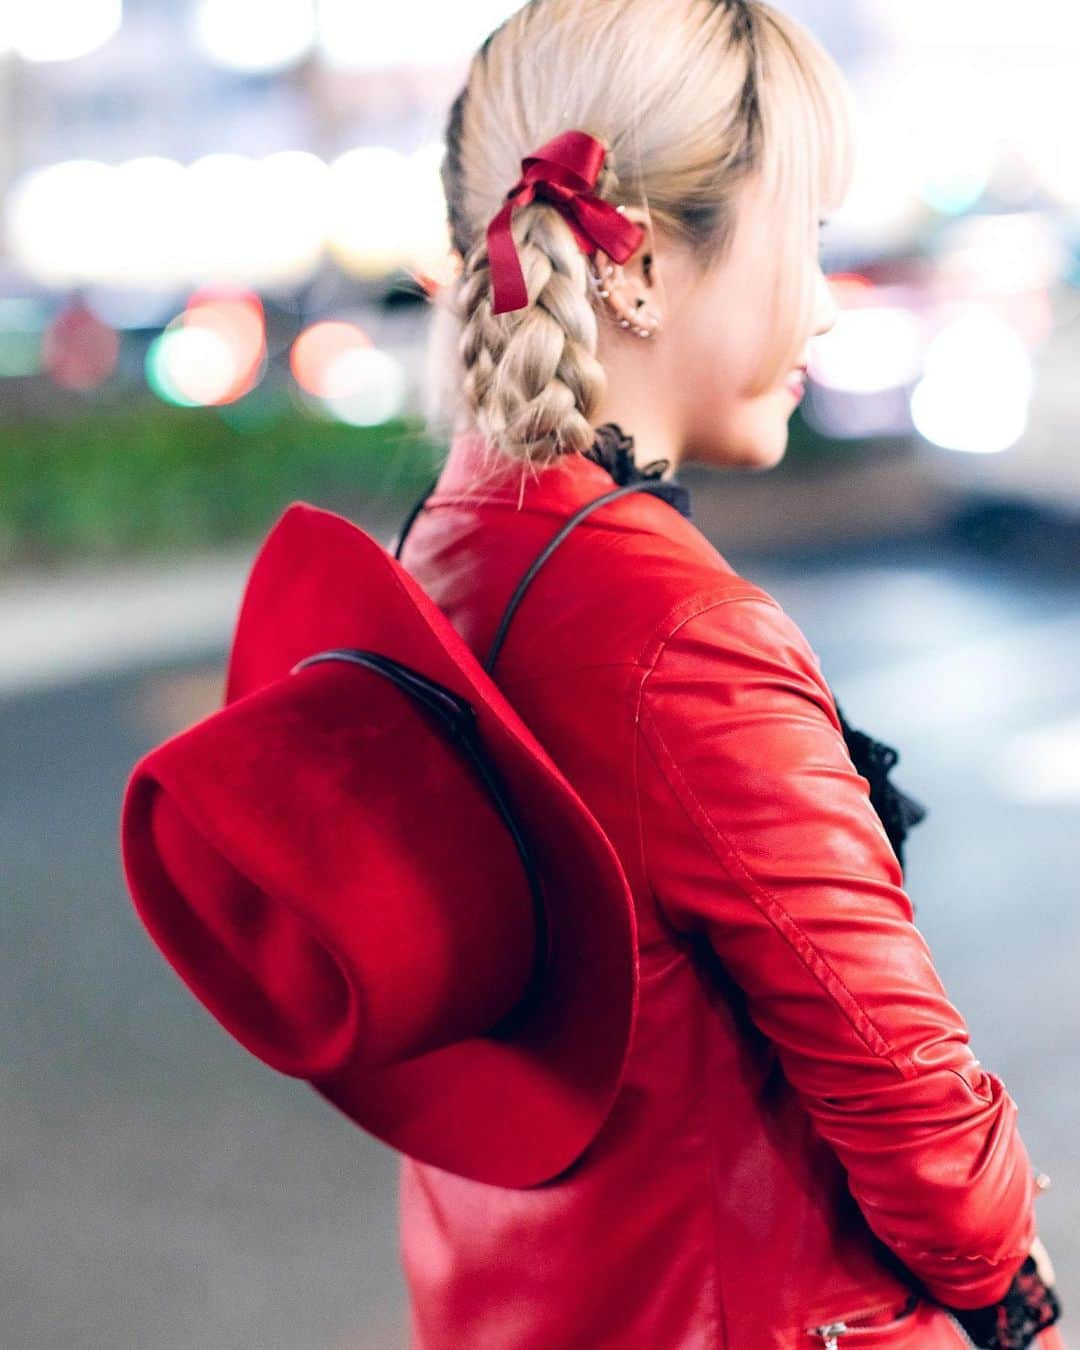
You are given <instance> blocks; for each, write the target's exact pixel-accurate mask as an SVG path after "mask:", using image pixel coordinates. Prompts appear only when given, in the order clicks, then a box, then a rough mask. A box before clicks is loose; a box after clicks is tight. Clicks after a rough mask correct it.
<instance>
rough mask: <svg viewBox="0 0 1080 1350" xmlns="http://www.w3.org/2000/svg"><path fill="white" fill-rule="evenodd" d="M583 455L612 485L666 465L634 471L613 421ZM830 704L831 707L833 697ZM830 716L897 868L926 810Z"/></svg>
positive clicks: (672, 491)
mask: <svg viewBox="0 0 1080 1350" xmlns="http://www.w3.org/2000/svg"><path fill="white" fill-rule="evenodd" d="M584 453H585V455H586V457H587V458H589V459H591V460H593V461H595V462H596V463H597V464H601V465H603V467H604V468H605V469H607V470H608V472H609V473H610V474H611V476H612V478H614V480H615V481H616V483H639V482H643V481H646V480H652V479H658V478H660V475H661V474H663V472H664V470H665V469H667V467H668V464H669V462H670V461H668V460H666V459H654V460H652V461H651V462H650V463H648V464H646V465H645V466H644V467H639V466H638V465H637V464H635V462H634V438H633V436H628V435H627V434H626V432H624V431H623V430H622V428H621V427H620V426H619V425H618V424H617V423H616V422H605V423H604V424H603V426H600V427H597V429H596V440H595V441H594V442H593V444H592V445H591V446H590V447H589V449H588V450H586V451H585V452H584ZM662 486H663V487H664V488H665V489H666V491H664V492H663V493H658V494H657V495H662V496H663V498H664V500H665V501H669V502H670V503H671V504H672V506H674V507H675V509H676V510H677V511H678V512H679V513H680V514H681V515H684V516H685V517H686V518H687V519H688V520H689V519H691V515H690V491H689V489H688V488H687V487H686V485H685V484H683V483H680V482H679V481H678V480H677V479H676V478H674V477H672V478H668V479H666V480H664V483H663V485H662ZM833 702H834V703H836V698H835V696H834V698H833ZM836 712H837V716H838V717H839V718H840V725H841V727H842V728H843V732H844V740H845V741H846V742H847V748H848V754H849V755H850V756H851V761H852V763H853V764H854V765H855V768H856V770H857V772H858V773H860V774H861V775H862V777H863V778H865V779H866V781H867V783H869V785H870V801H871V803H872V805H873V807H874V809H875V810H876V811H877V813H878V816H879V817H880V819H881V823H882V826H883V827H884V830H885V833H886V835H887V836H888V838H889V843H890V844H892V847H893V851H894V852H895V853H896V857H897V861H898V862H899V863H900V866H901V868H902V867H903V865H904V838H905V836H906V835H907V832H908V830H910V828H911V827H912V826H913V825H917V824H918V823H919V821H920V820H922V819H923V818H924V817H925V815H926V808H925V807H924V806H923V805H922V804H921V803H919V802H917V801H915V799H914V798H913V797H909V796H907V794H906V793H904V792H901V791H900V789H899V788H898V787H897V786H896V784H895V783H891V782H890V781H889V772H890V770H891V769H892V768H893V767H894V765H895V764H896V762H897V761H898V760H899V758H900V755H899V752H898V751H897V750H895V749H893V747H892V746H891V745H886V744H885V742H884V741H877V740H875V739H874V738H873V736H870V735H868V734H867V733H866V732H865V731H858V730H856V729H855V728H854V727H852V726H850V725H849V724H848V721H847V719H846V718H845V717H844V714H843V712H842V711H841V708H840V705H839V703H836Z"/></svg>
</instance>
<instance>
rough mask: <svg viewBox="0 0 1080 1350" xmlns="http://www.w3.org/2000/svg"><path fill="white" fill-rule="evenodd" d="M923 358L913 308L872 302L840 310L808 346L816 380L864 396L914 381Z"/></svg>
mask: <svg viewBox="0 0 1080 1350" xmlns="http://www.w3.org/2000/svg"><path fill="white" fill-rule="evenodd" d="M922 359H923V338H922V330H921V327H920V324H919V321H918V320H917V319H916V318H915V316H914V315H913V314H912V313H911V311H910V310H907V309H904V308H902V307H901V306H898V305H896V306H894V305H872V306H867V307H866V308H864V309H845V310H841V312H840V313H839V315H837V319H836V323H835V324H834V325H833V327H832V328H831V329H830V330H829V331H828V332H827V333H822V334H820V335H819V336H818V337H816V338H815V339H814V341H813V343H812V344H811V348H810V366H809V369H810V377H811V379H813V380H814V381H815V383H817V384H822V385H825V386H827V387H828V388H830V389H844V390H847V391H848V392H850V393H861V394H865V393H874V392H876V391H877V390H879V389H895V388H897V387H898V386H900V385H904V384H907V383H909V381H911V380H914V379H915V378H916V377H917V376H918V374H919V372H920V371H921V369H922Z"/></svg>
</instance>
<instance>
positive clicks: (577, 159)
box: [487, 131, 645, 314]
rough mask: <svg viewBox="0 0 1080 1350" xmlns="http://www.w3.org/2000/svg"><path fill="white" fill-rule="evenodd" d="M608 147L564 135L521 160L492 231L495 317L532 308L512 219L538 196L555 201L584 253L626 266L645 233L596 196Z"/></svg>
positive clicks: (574, 133) (489, 235) (592, 138)
mask: <svg viewBox="0 0 1080 1350" xmlns="http://www.w3.org/2000/svg"><path fill="white" fill-rule="evenodd" d="M606 154H607V147H606V146H605V145H604V143H603V142H602V141H599V140H597V139H596V137H595V136H590V135H589V134H588V132H585V131H564V132H562V133H561V134H560V135H558V136H556V137H555V138H554V139H553V140H550V141H546V142H545V143H544V144H543V145H542V146H541V147H540V148H539V150H537V151H535V152H534V153H533V154H531V155H526V157H525V158H524V159H523V160H522V161H521V169H522V175H521V177H520V178H519V179H518V181H517V182H516V183H515V184H514V186H513V187H512V188H511V189H510V191H509V192H508V193H507V194H506V200H505V202H504V204H503V206H502V207H501V208H500V210H499V212H498V214H497V215H496V216H495V217H494V218H493V219H492V221H491V223H490V224H489V225H488V227H487V245H488V261H489V265H490V267H491V285H492V294H493V298H494V302H493V304H492V313H493V314H505V313H506V312H507V311H508V310H514V309H524V308H525V306H526V305H527V304H528V303H529V294H528V290H527V289H526V286H525V277H524V274H523V273H522V270H521V260H520V258H519V257H518V253H517V247H516V245H515V243H514V236H513V233H512V232H511V229H510V222H511V218H512V217H513V214H514V211H515V210H516V209H517V208H518V207H519V206H526V205H528V203H529V202H531V201H533V200H534V199H535V198H537V197H541V198H543V199H544V200H545V201H549V202H551V203H552V204H553V205H554V206H555V207H556V208H557V209H558V210H559V211H560V212H561V213H562V215H563V216H565V217H566V220H567V223H568V224H569V226H570V228H571V230H572V231H573V233H574V238H575V239H576V240H577V243H578V247H579V248H580V249H581V251H582V252H583V253H587V254H592V253H593V252H594V251H595V250H596V249H597V248H602V249H603V250H604V252H605V253H607V254H608V256H609V257H611V258H614V259H615V261H616V262H620V263H621V262H625V261H626V259H627V258H629V257H630V255H631V254H632V253H633V251H634V249H636V248H637V246H638V245H639V244H640V243H641V240H642V238H643V237H644V234H645V231H644V229H643V228H642V227H641V226H640V225H637V224H635V222H634V221H632V220H628V219H627V218H626V216H624V215H623V214H622V212H621V211H620V210H619V209H618V208H617V207H614V206H612V204H611V203H610V202H608V201H605V200H604V199H603V198H602V197H598V196H596V195H595V193H594V192H593V190H592V189H593V188H594V187H595V185H596V180H597V179H598V178H599V176H600V170H601V168H602V167H603V163H604V158H605V156H606Z"/></svg>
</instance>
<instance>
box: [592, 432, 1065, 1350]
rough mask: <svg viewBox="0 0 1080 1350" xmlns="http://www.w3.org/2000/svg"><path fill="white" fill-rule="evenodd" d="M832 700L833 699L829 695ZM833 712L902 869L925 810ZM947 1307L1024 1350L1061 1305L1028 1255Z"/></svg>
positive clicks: (982, 1342)
mask: <svg viewBox="0 0 1080 1350" xmlns="http://www.w3.org/2000/svg"><path fill="white" fill-rule="evenodd" d="M633 450H634V438H633V437H632V436H628V435H626V433H625V432H624V431H623V430H622V428H621V427H619V426H618V424H617V423H615V422H605V423H604V424H603V426H601V427H598V428H597V432H596V441H595V442H594V443H593V445H591V446H590V447H589V449H588V450H586V451H585V454H586V456H587V457H588V458H589V459H592V460H594V461H595V462H596V463H597V464H601V465H603V467H604V468H605V469H607V470H608V472H609V473H610V474H611V476H612V478H614V480H615V481H616V483H620V484H621V483H637V482H642V481H644V480H648V479H657V478H659V477H660V475H661V474H663V472H664V471H665V469H667V467H668V464H669V461H668V460H666V459H654V460H652V461H651V462H650V463H648V464H646V465H645V466H644V467H639V466H638V465H637V464H636V463H635V462H634V453H633ZM664 487H665V488H666V491H664V492H663V493H658V494H657V495H661V496H663V498H664V500H665V501H668V502H670V503H671V505H672V506H674V507H675V509H676V510H677V511H678V512H679V513H680V514H681V515H683V516H685V517H686V518H687V519H688V520H689V519H690V518H691V516H690V492H689V489H688V488H687V487H686V486H685V484H683V483H680V482H678V480H677V479H675V478H674V477H672V478H669V479H666V480H665V482H664ZM833 702H834V703H836V698H835V695H834V697H833ZM836 711H837V715H838V716H839V719H840V725H841V727H842V728H843V733H844V740H845V742H846V743H847V748H848V753H849V754H850V756H851V761H852V763H853V764H854V766H855V769H856V771H857V772H858V773H860V774H861V775H862V776H863V778H865V779H866V781H867V783H869V785H870V801H871V804H872V805H873V807H874V809H875V810H876V811H877V813H878V816H879V817H880V819H881V823H882V826H883V827H884V829H885V833H886V835H887V836H888V838H889V842H890V843H891V844H892V846H893V850H894V851H895V853H896V857H897V860H898V862H899V863H900V866H901V869H902V868H903V865H904V855H903V847H904V839H905V837H906V835H907V832H908V830H910V829H911V827H912V826H913V825H917V824H918V823H919V821H921V820H923V819H924V817H925V816H926V808H925V807H924V806H922V805H921V804H920V803H919V802H917V801H915V800H914V798H912V797H909V796H908V795H907V794H906V793H904V792H901V791H900V789H899V788H898V787H897V786H896V784H895V783H891V782H890V781H889V773H890V772H891V770H892V769H893V768H894V767H895V765H896V763H897V761H898V760H899V758H900V755H899V752H898V751H897V750H895V749H894V748H893V747H892V746H891V745H886V744H885V742H884V741H878V740H875V739H874V737H873V736H871V735H869V734H868V733H867V732H865V731H859V730H857V729H856V728H855V727H852V726H851V725H850V724H849V723H848V721H847V719H846V718H845V717H844V714H843V712H842V711H841V709H840V705H839V703H836ZM912 908H913V909H914V904H912ZM949 1311H950V1312H951V1313H952V1315H953V1316H954V1317H955V1318H956V1320H957V1321H958V1322H959V1323H960V1324H961V1326H962V1327H963V1328H964V1330H965V1331H966V1332H967V1334H968V1336H969V1337H970V1338H971V1340H972V1341H973V1342H974V1344H975V1345H976V1346H979V1347H981V1348H982V1350H1024V1347H1026V1346H1029V1345H1031V1343H1032V1341H1033V1340H1034V1339H1035V1337H1036V1336H1037V1335H1038V1333H1039V1332H1040V1331H1041V1330H1043V1329H1044V1328H1045V1327H1048V1326H1050V1325H1051V1324H1052V1323H1053V1322H1056V1321H1057V1320H1058V1318H1059V1317H1060V1315H1061V1304H1060V1303H1059V1301H1058V1298H1057V1294H1056V1292H1055V1290H1054V1289H1053V1288H1052V1287H1050V1286H1047V1285H1045V1284H1044V1283H1043V1282H1042V1279H1041V1278H1040V1276H1039V1273H1038V1269H1037V1267H1036V1265H1035V1260H1034V1258H1033V1257H1031V1256H1029V1257H1027V1258H1026V1259H1025V1261H1024V1264H1023V1265H1022V1266H1021V1267H1020V1269H1019V1271H1018V1272H1017V1274H1016V1276H1015V1278H1014V1279H1013V1282H1012V1284H1011V1285H1010V1286H1009V1289H1008V1292H1007V1293H1006V1294H1005V1297H1004V1298H1003V1299H1001V1300H1000V1302H998V1303H991V1304H989V1305H988V1306H986V1307H983V1308H950V1309H949Z"/></svg>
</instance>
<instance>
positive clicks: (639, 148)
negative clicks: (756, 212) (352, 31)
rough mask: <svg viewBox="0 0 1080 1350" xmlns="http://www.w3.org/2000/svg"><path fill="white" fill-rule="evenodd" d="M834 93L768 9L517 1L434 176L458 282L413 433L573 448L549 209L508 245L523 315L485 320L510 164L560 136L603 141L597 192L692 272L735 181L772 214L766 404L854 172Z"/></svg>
mask: <svg viewBox="0 0 1080 1350" xmlns="http://www.w3.org/2000/svg"><path fill="white" fill-rule="evenodd" d="M852 127H853V118H852V105H851V96H850V92H849V90H848V86H847V83H846V81H845V79H844V77H843V75H842V73H841V72H840V70H839V68H838V67H837V66H836V64H835V62H834V61H833V59H832V57H831V56H830V55H829V54H828V53H827V52H826V51H825V50H824V48H823V47H822V46H821V45H820V44H819V43H818V41H817V40H816V39H815V38H814V37H813V36H812V35H811V34H810V33H809V32H808V31H807V30H806V29H805V28H804V27H802V26H801V25H800V24H798V23H797V22H796V21H795V20H794V19H792V18H791V17H790V16H788V15H785V14H782V13H781V12H780V11H779V10H777V9H775V8H773V6H772V5H769V4H767V3H765V0H530V3H528V4H526V5H524V6H523V7H522V8H521V9H519V10H517V11H516V12H515V13H514V14H512V15H511V16H510V18H508V19H507V20H506V21H505V22H504V23H503V24H502V25H501V26H500V27H498V28H497V29H495V31H494V32H493V33H491V35H490V36H489V37H488V38H487V39H486V41H485V42H484V43H483V45H482V46H481V47H480V49H479V51H478V52H477V53H476V54H475V56H474V57H473V59H472V62H471V64H470V67H469V73H468V78H467V81H466V83H465V86H464V88H463V89H462V90H461V92H460V93H459V94H458V96H457V98H456V99H455V100H454V103H453V105H452V107H451V110H450V115H449V121H448V124H447V129H446V136H445V155H444V158H443V161H442V183H443V189H444V192H445V195H446V203H447V219H448V224H449V229H450V242H451V244H452V247H453V249H454V251H455V252H456V253H457V254H458V255H460V259H461V263H462V266H461V271H460V274H459V275H458V277H457V278H456V279H455V280H454V281H453V282H452V283H450V284H449V285H447V286H444V287H443V288H442V290H441V291H440V292H439V293H438V294H437V295H436V297H435V298H434V300H433V308H434V313H433V316H432V326H431V334H430V341H429V346H428V383H427V396H426V408H425V413H426V418H427V423H428V428H429V430H430V431H432V432H433V433H434V434H435V435H436V436H439V435H442V434H445V433H449V434H451V435H453V434H456V433H457V432H458V431H463V430H475V431H479V432H480V433H481V434H482V436H483V438H484V441H485V443H486V444H487V445H488V446H489V447H490V448H491V450H492V451H494V452H496V453H497V454H498V455H499V456H500V457H501V456H503V455H508V456H510V457H511V458H513V459H517V460H524V461H526V462H527V463H529V464H538V463H546V462H548V461H550V460H551V459H554V458H556V457H558V456H559V455H561V454H565V453H569V452H573V451H581V450H585V449H587V448H588V447H589V446H590V445H591V444H592V443H593V441H594V440H595V432H594V429H593V426H592V420H591V419H592V414H593V412H594V410H595V408H596V407H597V406H598V404H599V400H600V398H601V396H602V393H603V389H604V380H605V373H604V368H603V365H602V364H601V362H600V361H599V360H598V358H597V354H596V353H597V339H598V333H599V329H598V316H597V311H596V308H595V304H596V302H595V301H594V300H593V297H592V291H591V288H590V285H589V260H588V257H587V255H586V254H585V253H583V252H582V251H581V249H580V248H579V246H578V244H577V242H576V240H575V238H574V236H573V233H572V232H571V230H570V227H569V225H568V224H567V221H566V219H565V218H564V217H563V216H562V214H561V213H560V212H559V211H558V210H557V209H556V208H555V207H554V206H553V205H552V204H551V203H549V202H545V201H543V200H540V199H538V200H535V201H533V202H532V203H530V204H529V205H527V206H525V207H519V208H518V209H516V210H515V212H514V215H513V222H512V229H513V235H514V240H515V244H516V247H517V252H518V256H519V258H520V261H521V269H522V273H523V275H524V277H525V282H526V286H527V289H528V295H529V304H528V305H527V306H526V307H525V308H524V309H520V310H513V311H510V312H507V313H503V314H498V315H496V314H493V313H492V294H491V272H490V269H489V264H488V252H487V237H486V232H487V226H488V223H489V221H490V220H491V218H492V217H493V216H494V215H495V214H496V212H497V211H498V210H499V208H500V206H501V205H502V203H503V201H504V200H505V198H506V194H507V192H508V190H509V188H510V187H511V186H512V185H513V184H514V183H515V182H516V181H517V179H518V178H519V177H520V174H521V160H522V157H523V156H524V155H526V154H529V153H530V152H531V151H532V150H534V149H535V148H536V147H538V146H539V145H541V144H542V143H544V142H545V141H547V140H549V139H550V138H551V137H553V136H556V135H558V134H559V133H560V132H562V131H565V130H569V129H574V128H576V129H580V130H582V131H587V132H589V133H590V134H591V135H593V136H596V137H597V138H599V139H600V140H602V141H603V142H604V143H605V145H606V146H607V147H608V152H607V156H606V159H605V163H604V167H603V169H602V171H601V174H600V177H599V179H598V181H597V184H596V187H595V189H594V190H595V192H596V193H597V194H598V195H599V196H602V197H603V198H605V200H608V201H610V202H611V203H612V204H613V205H616V206H618V205H623V204H625V205H632V204H638V205H641V206H644V207H645V208H646V210H647V211H648V213H649V218H650V219H651V220H652V222H653V223H654V225H655V224H657V223H661V224H662V225H664V226H665V227H666V228H667V229H668V230H670V231H671V232H673V234H674V235H675V236H676V237H677V238H679V239H680V240H685V241H686V243H687V244H688V245H689V246H690V250H691V254H692V256H693V259H694V261H695V265H696V266H698V267H700V270H701V272H702V273H704V271H705V270H706V269H707V268H708V267H710V266H711V265H712V264H713V263H716V262H718V261H720V260H721V259H723V257H724V256H725V254H726V252H727V250H728V248H729V246H730V243H731V238H732V235H733V233H734V226H735V200H736V193H737V190H738V189H739V187H740V186H741V185H742V184H743V183H744V182H745V181H746V180H747V179H748V178H750V177H752V176H760V182H761V184H762V186H763V188H764V190H765V191H766V193H767V194H768V200H769V201H770V203H772V205H773V206H774V207H775V219H776V222H777V233H778V238H777V249H778V261H779V266H778V267H777V271H776V278H775V286H774V294H773V310H772V317H773V322H772V324H771V325H770V340H769V342H768V343H767V344H766V346H767V348H768V349H767V350H764V351H762V352H761V354H760V361H759V367H760V377H759V381H758V383H759V387H760V388H761V389H765V388H767V387H769V385H770V384H771V383H772V382H773V381H775V380H776V379H778V378H779V377H780V376H781V375H782V374H783V371H784V370H785V369H786V368H788V367H789V366H791V365H793V364H794V363H795V360H796V359H797V355H796V353H797V350H798V348H799V347H801V345H802V343H803V342H804V341H805V338H806V336H807V335H808V334H809V330H810V323H811V314H812V307H813V304H814V286H815V281H816V278H815V276H814V274H813V269H812V268H811V266H810V264H809V260H810V259H812V258H813V257H814V256H815V252H816V240H817V231H818V220H819V214H820V213H821V212H822V211H826V210H829V209H832V208H834V207H835V206H836V205H838V204H839V203H840V202H841V201H842V199H843V197H844V196H845V195H846V193H847V189H848V185H849V182H850V178H851V173H852V160H853V146H852V141H853V131H852Z"/></svg>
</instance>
